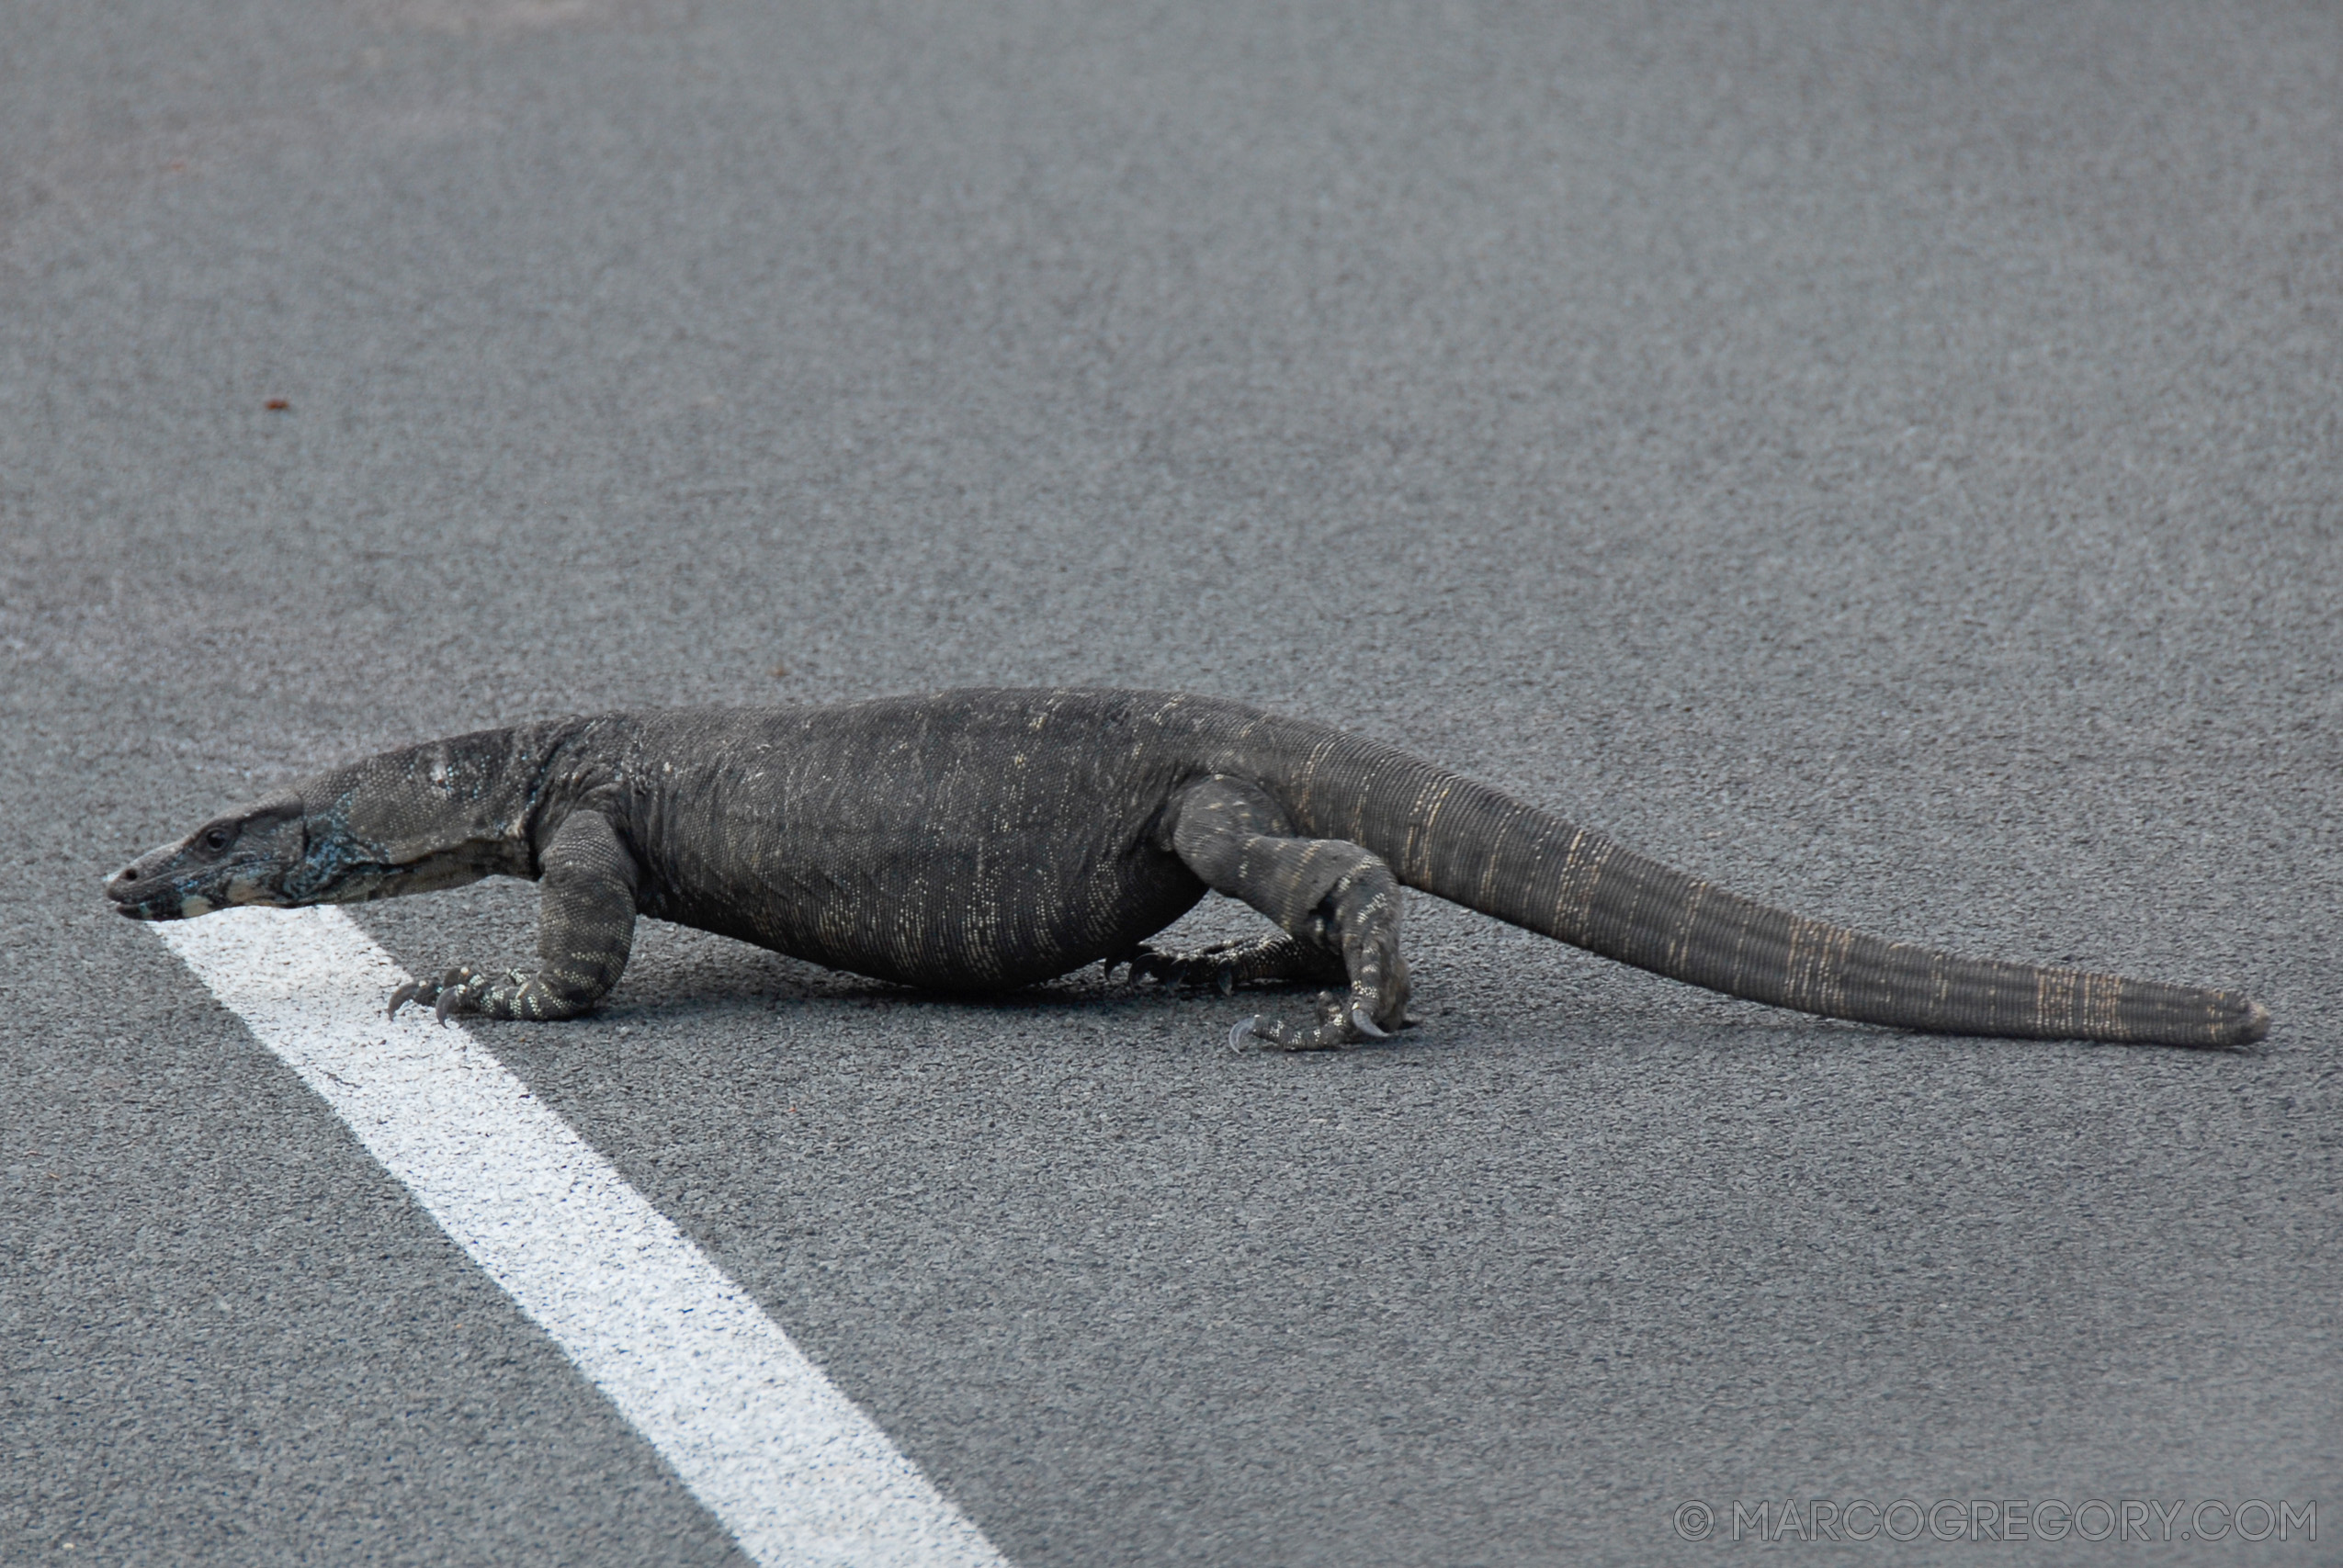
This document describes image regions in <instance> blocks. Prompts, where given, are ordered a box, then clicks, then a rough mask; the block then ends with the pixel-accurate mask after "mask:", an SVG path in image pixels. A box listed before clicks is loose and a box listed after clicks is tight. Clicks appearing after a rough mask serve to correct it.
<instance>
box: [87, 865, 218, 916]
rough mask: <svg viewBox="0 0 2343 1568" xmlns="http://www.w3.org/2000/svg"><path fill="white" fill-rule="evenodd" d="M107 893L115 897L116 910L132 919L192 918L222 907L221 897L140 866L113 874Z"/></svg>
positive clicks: (109, 896) (113, 898)
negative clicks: (175, 882)
mask: <svg viewBox="0 0 2343 1568" xmlns="http://www.w3.org/2000/svg"><path fill="white" fill-rule="evenodd" d="M106 897H108V898H109V899H111V900H113V903H114V912H115V913H116V914H118V915H120V916H121V917H123V918H124V919H132V920H188V919H194V918H195V917H196V916H198V915H208V914H209V913H211V911H212V910H214V909H216V908H220V904H219V901H218V900H216V899H212V898H207V897H204V896H203V895H202V894H200V893H192V892H189V891H188V890H187V888H185V887H180V886H173V885H172V884H171V883H169V882H166V881H164V879H162V878H161V877H149V876H141V875H140V874H139V869H138V867H136V866H131V867H130V868H129V869H127V870H125V871H121V872H119V873H117V874H115V875H114V876H113V877H111V878H109V879H108V882H107V884H106Z"/></svg>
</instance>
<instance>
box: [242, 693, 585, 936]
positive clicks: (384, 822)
mask: <svg viewBox="0 0 2343 1568" xmlns="http://www.w3.org/2000/svg"><path fill="white" fill-rule="evenodd" d="M574 728H575V727H574V725H572V724H571V723H570V722H568V721H556V722H553V723H550V724H533V725H522V726H518V727H516V728H511V729H484V730H480V731H477V732H475V733H473V734H470V735H458V736H453V737H450V738H448V739H443V740H428V741H424V743H423V744H421V745H417V746H408V747H403V748H402V749H400V750H395V751H385V752H382V753H381V754H379V755H378V756H373V757H368V758H366V759H365V760H364V761H357V762H353V763H351V764H349V765H348V766H346V767H343V768H336V769H334V770H333V771H331V772H329V773H319V774H316V775H314V776H312V777H311V778H307V779H304V780H302V781H301V782H300V784H296V785H294V786H293V788H294V793H295V794H296V795H298V796H299V797H300V803H301V813H302V824H303V828H304V829H305V834H306V838H307V843H306V846H305V848H304V850H303V852H302V856H301V861H300V865H299V866H298V867H297V868H295V869H294V871H293V872H292V874H291V875H290V876H289V877H288V879H287V886H286V888H285V891H286V892H287V893H288V894H289V895H290V896H291V900H292V901H293V902H296V903H301V904H318V903H356V902H360V901H363V900H367V899H373V898H385V897H395V896H398V895H402V894H408V893H427V892H432V891H435V890H436V889H439V888H443V887H454V886H461V885H463V884H464V883H468V882H476V881H478V880H479V879H480V878H481V877H483V876H522V877H532V878H533V877H535V876H536V875H537V874H538V865H537V854H536V850H535V847H534V846H535V844H536V842H538V832H539V829H540V818H542V817H543V816H544V815H545V813H546V812H547V810H548V808H549V807H557V806H558V805H559V802H557V801H556V800H555V799H554V798H552V797H553V796H555V795H566V794H567V793H568V792H567V791H566V790H561V789H560V788H558V787H556V786H555V776H556V774H557V773H563V772H564V770H563V769H562V768H561V767H560V761H561V759H562V753H563V751H564V750H565V748H566V744H567V742H568V740H569V739H570V738H571V732H572V730H573V729H574Z"/></svg>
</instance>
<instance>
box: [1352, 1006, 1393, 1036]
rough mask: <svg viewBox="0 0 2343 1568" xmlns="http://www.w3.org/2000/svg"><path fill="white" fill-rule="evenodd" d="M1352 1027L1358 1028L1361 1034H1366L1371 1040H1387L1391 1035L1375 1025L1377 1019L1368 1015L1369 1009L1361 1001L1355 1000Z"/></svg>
mask: <svg viewBox="0 0 2343 1568" xmlns="http://www.w3.org/2000/svg"><path fill="white" fill-rule="evenodd" d="M1351 1027H1352V1028H1353V1029H1355V1030H1357V1031H1358V1032H1360V1033H1361V1034H1364V1035H1365V1036H1366V1037H1367V1038H1368V1039H1370V1040H1387V1039H1389V1038H1390V1036H1389V1035H1387V1034H1386V1033H1385V1032H1383V1031H1382V1030H1380V1029H1378V1028H1376V1027H1375V1020H1374V1019H1372V1018H1369V1017H1368V1016H1367V1010H1366V1008H1365V1007H1364V1004H1361V1003H1355V1002H1354V1003H1353V1004H1352V1006H1351Z"/></svg>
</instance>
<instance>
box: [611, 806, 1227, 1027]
mask: <svg viewBox="0 0 2343 1568" xmlns="http://www.w3.org/2000/svg"><path fill="white" fill-rule="evenodd" d="M863 847H864V848H865V849H866V850H871V849H876V848H877V846H873V845H868V844H866V845H865V846H863ZM841 848H842V846H841V845H840V844H838V843H837V842H836V841H835V840H832V841H831V842H829V843H828V844H826V845H818V846H817V848H816V849H815V851H814V852H809V850H808V848H807V846H806V845H804V844H803V843H799V844H797V845H794V846H792V848H791V850H790V851H789V852H787V853H784V854H775V855H773V856H769V857H756V858H755V859H754V860H753V861H752V862H751V863H748V864H746V865H743V866H739V867H735V868H733V869H731V870H730V871H728V872H722V873H714V874H701V875H695V876H688V877H687V878H685V879H684V880H683V881H682V882H681V883H680V884H679V885H678V886H674V887H673V889H672V890H670V891H668V892H667V893H666V894H665V896H663V897H658V898H657V899H655V900H654V901H652V902H651V905H650V906H649V907H647V908H645V910H644V912H645V913H647V914H651V915H656V916H660V917H662V918H663V919H673V920H676V921H678V922H680V923H682V924H685V925H689V926H696V927H698V928H699V929H701V930H704V931H716V932H719V933H720V934H722V935H725V936H731V937H737V938H740V939H741V940H743V941H746V942H755V943H756V944H758V945H759V946H761V947H768V948H771V949H773V950H774V951H775V952H776V953H787V954H789V955H790V956H791V957H794V958H803V959H807V960H809V961H811V962H812V963H816V964H824V965H826V966H828V967H830V968H833V969H845V970H850V971H852V972H854V973H855V974H858V975H869V976H875V977H876V978H878V979H882V980H892V981H896V982H898V983H900V984H902V985H908V986H921V987H933V988H935V989H940V990H1001V989H1007V988H1011V987H1017V986H1025V985H1031V984H1033V983H1034V982H1036V981H1039V980H1046V979H1048V978H1050V977H1051V976H1057V975H1063V974H1066V973H1067V972H1069V971H1070V970H1074V969H1079V968H1081V966H1082V965H1084V964H1095V963H1098V962H1099V961H1101V960H1102V959H1105V958H1110V957H1117V956H1120V955H1121V954H1123V953H1127V952H1128V951H1129V950H1130V949H1131V948H1132V947H1133V946H1134V945H1136V944H1137V943H1138V942H1142V941H1144V940H1145V939H1146V938H1148V937H1149V936H1151V935H1153V934H1154V933H1155V932H1157V931H1161V930H1162V929H1163V928H1164V927H1165V926H1167V925H1170V924H1171V922H1172V921H1173V920H1176V919H1179V918H1180V917H1181V916H1182V915H1183V914H1185V913H1186V912H1187V911H1188V910H1189V909H1190V908H1193V907H1194V905H1195V903H1196V901H1197V900H1198V899H1200V898H1201V897H1204V894H1205V886H1204V884H1203V883H1202V882H1200V881H1198V880H1197V879H1196V877H1195V876H1194V874H1193V873H1191V872H1190V871H1188V869H1187V868H1186V867H1185V866H1183V865H1182V864H1181V863H1180V862H1179V861H1178V860H1177V859H1176V858H1175V857H1173V856H1171V855H1169V854H1165V853H1162V852H1157V851H1153V850H1149V849H1144V848H1138V849H1134V850H1132V851H1129V852H1125V853H1122V854H1118V855H1115V856H1112V857H1111V858H1102V859H1092V858H1091V857H1088V856H1081V855H1078V854H1076V855H1070V854H1069V853H1068V850H1069V848H1070V846H1067V845H1065V844H1062V843H1059V844H1056V845H1046V844H1039V843H1033V842H1027V841H1022V840H1007V841H990V842H982V843H974V844H969V845H967V846H964V847H963V846H953V845H946V844H939V843H934V842H932V841H931V842H927V843H923V844H921V845H918V846H916V847H913V848H911V850H910V852H895V853H886V852H880V853H862V854H856V853H851V852H844V853H842V852H839V851H840V850H841ZM824 850H826V851H827V852H822V851H824ZM743 873H745V874H743Z"/></svg>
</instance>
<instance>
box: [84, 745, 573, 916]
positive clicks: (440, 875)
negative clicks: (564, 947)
mask: <svg viewBox="0 0 2343 1568" xmlns="http://www.w3.org/2000/svg"><path fill="white" fill-rule="evenodd" d="M506 761H507V752H506V750H505V748H504V746H503V744H502V737H501V733H500V732H483V733H482V734H481V735H478V736H459V737H458V738H456V739H453V740H445V741H431V742H427V743H426V744H424V745H421V746H411V747H408V748H405V749H404V750H398V751H386V752H383V753H382V754H380V755H379V756H376V757H369V758H367V759H365V760H364V761H358V762H354V763H351V764H350V765H348V766H347V767H344V768H338V769H335V770H334V771H333V772H331V773H319V774H315V775H313V776H311V777H310V778H306V779H302V780H300V782H299V783H297V784H294V785H293V786H292V787H291V788H289V789H287V790H284V791H281V792H280V793H278V794H277V795H270V796H268V797H267V798H266V799H265V800H261V801H257V802H255V803H254V804H252V805H250V806H243V807H237V808H236V809H234V810H232V811H228V812H224V813H222V814H221V815H220V816H218V817H215V818H212V819H211V820H210V821H209V822H206V823H204V824H203V826H201V827H199V828H198V829H196V830H195V831H194V832H192V833H189V834H188V835H187V837H186V838H184V839H178V840H174V841H172V842H170V843H167V844H164V845H163V846H161V847H160V848H158V849H153V850H150V851H148V852H146V853H145V854H142V855H141V856H140V857H139V858H138V859H137V860H135V861H133V862H131V863H130V865H128V866H126V867H124V868H123V869H122V870H121V871H119V872H118V873H116V874H115V875H114V876H113V877H112V879H111V880H109V881H108V883H107V884H106V896H107V897H108V898H110V899H111V900H113V904H114V908H115V909H116V911H117V912H118V913H120V914H123V915H127V916H129V917H130V919H134V920H184V919H192V918H194V917H195V916H197V915H208V914H209V913H211V912H212V911H213V910H214V909H224V908H229V907H231V906H232V905H236V904H267V905H273V906H275V907H277V908H299V907H300V906H303V905H309V904H356V903H362V902H364V901H366V900H368V899H372V898H389V897H395V896H397V895H399V894H403V893H429V892H434V891H436V890H438V889H440V888H444V887H459V886H463V885H464V884H465V883H468V882H476V881H478V880H479V879H480V878H481V877H482V876H485V875H489V874H495V873H503V874H510V875H515V876H535V875H536V874H537V870H536V866H535V863H534V862H533V861H532V860H531V858H530V849H529V840H528V834H527V825H528V810H527V808H528V805H529V801H530V796H529V793H528V790H527V789H526V788H524V787H518V786H513V785H510V784H508V780H509V779H510V778H512V777H515V776H518V775H519V774H521V773H525V772H526V771H525V770H515V769H512V768H510V767H509V766H507V765H506Z"/></svg>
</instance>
